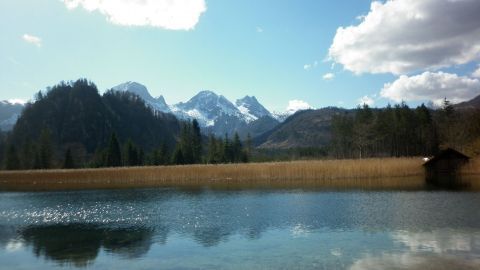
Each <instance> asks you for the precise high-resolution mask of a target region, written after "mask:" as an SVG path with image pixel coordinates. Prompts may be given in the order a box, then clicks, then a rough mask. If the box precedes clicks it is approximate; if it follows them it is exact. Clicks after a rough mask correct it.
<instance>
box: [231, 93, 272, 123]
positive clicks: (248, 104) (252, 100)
mask: <svg viewBox="0 0 480 270" xmlns="http://www.w3.org/2000/svg"><path fill="white" fill-rule="evenodd" d="M235 104H236V105H237V108H238V109H239V110H240V111H241V112H242V113H243V114H245V115H250V116H251V117H252V118H254V120H256V119H258V118H262V117H264V116H270V117H271V116H272V115H271V113H270V112H269V111H268V110H267V109H266V108H265V107H263V105H262V104H260V102H258V100H257V98H256V97H255V96H251V97H250V96H245V97H244V98H242V99H237V101H236V102H235Z"/></svg>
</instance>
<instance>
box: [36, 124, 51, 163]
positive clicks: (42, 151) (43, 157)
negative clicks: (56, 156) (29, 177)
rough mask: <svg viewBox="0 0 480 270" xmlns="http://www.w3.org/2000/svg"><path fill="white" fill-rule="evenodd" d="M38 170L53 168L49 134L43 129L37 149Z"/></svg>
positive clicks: (48, 131)
mask: <svg viewBox="0 0 480 270" xmlns="http://www.w3.org/2000/svg"><path fill="white" fill-rule="evenodd" d="M38 155H39V156H38V157H39V163H40V164H39V165H40V166H39V167H40V169H50V168H52V166H53V145H52V140H51V132H50V130H49V129H43V130H42V133H41V135H40V145H39V149H38Z"/></svg>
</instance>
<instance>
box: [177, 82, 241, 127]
mask: <svg viewBox="0 0 480 270" xmlns="http://www.w3.org/2000/svg"><path fill="white" fill-rule="evenodd" d="M172 111H173V112H174V114H176V115H177V116H180V117H181V118H196V119H197V120H198V121H199V123H200V125H203V126H213V125H215V121H216V120H217V119H218V118H219V117H221V116H222V115H229V116H238V117H240V116H241V112H240V111H239V110H238V109H237V107H235V105H233V103H231V102H230V101H229V100H228V99H226V98H225V97H224V96H222V95H217V94H216V93H215V92H213V91H209V90H203V91H200V92H199V93H198V94H196V95H195V96H194V97H192V98H191V99H190V100H189V101H187V102H185V103H184V102H180V103H178V104H176V105H174V106H172Z"/></svg>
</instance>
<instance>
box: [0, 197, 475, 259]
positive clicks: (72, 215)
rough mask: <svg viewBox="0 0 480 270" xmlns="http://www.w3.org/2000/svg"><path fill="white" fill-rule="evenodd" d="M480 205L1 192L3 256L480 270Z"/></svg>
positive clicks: (450, 200) (442, 200) (464, 200)
mask: <svg viewBox="0 0 480 270" xmlns="http://www.w3.org/2000/svg"><path fill="white" fill-rule="evenodd" d="M479 203H480V194H478V193H460V192H316V191H313V192H310V191H305V190H281V191H272V190H249V191H212V190H208V189H196V190H175V189H152V190H130V191H126V190H124V191H84V192H75V193H72V192H58V193H0V260H2V259H5V258H7V257H8V256H5V254H7V253H9V252H10V254H25V252H27V254H28V252H30V253H31V254H33V255H34V256H35V257H36V258H37V259H38V258H40V259H45V260H46V261H51V262H55V263H57V264H59V265H60V266H64V267H70V266H73V267H86V266H90V265H92V264H95V263H96V262H98V261H99V260H100V261H102V260H103V261H105V260H106V261H107V262H108V263H112V264H113V263H127V262H133V261H138V260H142V261H143V262H151V263H152V266H145V267H144V268H146V269H149V268H155V267H154V266H153V265H155V264H154V262H157V261H155V260H162V262H164V266H165V267H164V268H169V267H167V266H168V262H170V266H171V267H170V268H175V267H178V266H179V265H181V266H183V265H184V264H185V263H187V262H189V263H192V264H193V266H196V265H197V264H200V263H201V262H204V261H205V260H207V261H208V262H209V264H205V267H207V265H208V266H211V267H209V268H212V267H217V268H234V267H232V265H236V263H240V262H239V260H241V259H242V258H243V259H249V258H250V259H252V260H253V261H255V260H256V261H257V264H258V268H269V269H275V268H282V267H283V268H284V267H286V265H290V266H292V267H293V266H295V267H297V266H299V265H300V264H301V265H302V268H306V269H309V268H312V269H322V267H321V266H322V265H323V266H324V267H323V268H325V267H327V266H328V267H330V268H332V267H333V268H340V269H348V268H351V269H384V268H389V269H396V268H397V269H422V268H425V267H427V266H435V268H430V269H442V268H441V267H444V266H451V267H453V268H456V269H470V268H469V267H472V266H476V267H477V269H478V267H479V266H480V261H479V259H480V211H475V209H473V208H472V205H479ZM22 252H23V253H22ZM242 255H243V257H242ZM2 256H3V257H2ZM24 256H27V255H24ZM182 256H183V257H182ZM268 258H275V259H270V260H267V259H268ZM293 262H295V263H297V265H295V264H293ZM108 263H107V265H108ZM288 263H290V264H288ZM190 266H191V267H193V266H192V265H190ZM227 266H228V267H227ZM274 266H277V267H274ZM390 266H391V267H390ZM328 267H327V268H325V269H328ZM0 268H1V266H0ZM27 268H28V267H27ZM32 268H34V267H32ZM109 268H112V267H109ZM185 268H188V267H187V266H185ZM200 268H202V267H200ZM453 268H452V269H453ZM426 269H429V268H426Z"/></svg>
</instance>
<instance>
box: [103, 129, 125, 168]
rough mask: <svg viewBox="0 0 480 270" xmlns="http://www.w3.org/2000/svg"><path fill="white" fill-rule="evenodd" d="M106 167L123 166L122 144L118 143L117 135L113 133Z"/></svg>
mask: <svg viewBox="0 0 480 270" xmlns="http://www.w3.org/2000/svg"><path fill="white" fill-rule="evenodd" d="M106 166H107V167H120V166H122V152H121V151H120V143H119V142H118V139H117V135H116V134H115V133H112V135H111V137H110V143H109V144H108V149H107V157H106Z"/></svg>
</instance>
